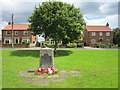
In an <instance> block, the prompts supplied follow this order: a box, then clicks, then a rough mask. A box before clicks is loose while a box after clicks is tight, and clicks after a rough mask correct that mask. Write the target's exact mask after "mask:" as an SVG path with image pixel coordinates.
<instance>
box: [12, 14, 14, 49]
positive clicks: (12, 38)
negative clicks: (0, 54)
mask: <svg viewBox="0 0 120 90" xmlns="http://www.w3.org/2000/svg"><path fill="white" fill-rule="evenodd" d="M12 48H14V36H13V14H12Z"/></svg>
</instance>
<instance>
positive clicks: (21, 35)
mask: <svg viewBox="0 0 120 90" xmlns="http://www.w3.org/2000/svg"><path fill="white" fill-rule="evenodd" d="M28 28H29V24H14V25H13V38H14V39H12V25H11V24H9V25H7V26H6V27H5V28H3V29H2V46H3V47H11V46H12V40H13V41H14V47H25V45H23V42H26V43H33V42H35V41H37V40H38V36H33V35H31V33H32V32H31V31H28V30H27V29H28Z"/></svg>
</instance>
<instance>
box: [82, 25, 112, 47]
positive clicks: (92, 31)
mask: <svg viewBox="0 0 120 90" xmlns="http://www.w3.org/2000/svg"><path fill="white" fill-rule="evenodd" d="M83 41H84V42H85V43H86V45H91V44H95V43H101V44H107V43H112V42H113V31H112V30H111V29H110V27H109V24H108V23H107V24H106V25H105V26H86V29H85V31H84V37H83Z"/></svg>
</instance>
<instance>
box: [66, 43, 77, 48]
mask: <svg viewBox="0 0 120 90" xmlns="http://www.w3.org/2000/svg"><path fill="white" fill-rule="evenodd" d="M76 46H77V44H76V43H68V44H67V47H68V48H74V47H76Z"/></svg>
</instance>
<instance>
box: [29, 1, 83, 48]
mask: <svg viewBox="0 0 120 90" xmlns="http://www.w3.org/2000/svg"><path fill="white" fill-rule="evenodd" d="M28 21H29V23H31V24H30V28H29V30H31V31H33V32H34V34H35V35H36V34H37V35H41V34H43V37H44V38H46V37H49V38H52V39H53V40H54V41H55V50H56V48H57V44H58V40H63V39H67V40H69V41H74V40H78V39H80V37H81V31H82V30H84V25H85V21H84V19H83V15H82V13H80V8H75V7H74V5H70V4H67V3H63V2H56V1H54V2H42V4H39V6H38V7H35V10H34V12H33V13H32V15H31V16H30V17H29V18H28Z"/></svg>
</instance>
